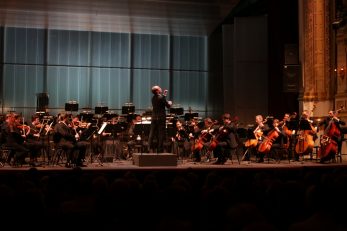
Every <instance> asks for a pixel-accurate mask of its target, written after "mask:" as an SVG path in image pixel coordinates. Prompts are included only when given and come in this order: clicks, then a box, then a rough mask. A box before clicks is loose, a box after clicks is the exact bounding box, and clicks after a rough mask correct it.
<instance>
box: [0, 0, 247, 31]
mask: <svg viewBox="0 0 347 231" xmlns="http://www.w3.org/2000/svg"><path fill="white" fill-rule="evenodd" d="M239 1H240V0H0V25H1V26H7V27H28V28H29V27H33V28H49V29H66V30H86V31H105V32H124V33H150V34H175V35H208V34H210V33H211V32H212V31H213V30H214V29H215V28H216V27H217V26H218V25H219V24H220V23H221V22H222V21H223V20H224V19H225V17H226V16H227V15H228V14H229V13H230V11H231V10H232V9H233V8H234V7H235V6H236V5H237V3H238V2H239Z"/></svg>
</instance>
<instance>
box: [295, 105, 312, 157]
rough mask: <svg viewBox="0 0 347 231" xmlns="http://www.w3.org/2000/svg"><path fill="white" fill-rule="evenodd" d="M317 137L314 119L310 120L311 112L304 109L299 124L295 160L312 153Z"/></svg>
mask: <svg viewBox="0 0 347 231" xmlns="http://www.w3.org/2000/svg"><path fill="white" fill-rule="evenodd" d="M315 139H317V131H316V129H315V128H314V126H313V121H312V120H310V112H309V111H308V110H304V111H303V112H302V113H301V118H300V120H299V124H298V132H297V141H296V145H295V154H294V160H296V161H298V160H299V158H300V156H303V155H306V154H312V151H313V147H314V140H315Z"/></svg>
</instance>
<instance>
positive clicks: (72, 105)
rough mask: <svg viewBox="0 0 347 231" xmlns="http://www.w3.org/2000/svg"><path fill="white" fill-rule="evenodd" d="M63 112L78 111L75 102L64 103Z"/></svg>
mask: <svg viewBox="0 0 347 231" xmlns="http://www.w3.org/2000/svg"><path fill="white" fill-rule="evenodd" d="M65 111H78V103H77V102H68V103H65Z"/></svg>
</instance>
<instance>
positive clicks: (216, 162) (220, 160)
mask: <svg viewBox="0 0 347 231" xmlns="http://www.w3.org/2000/svg"><path fill="white" fill-rule="evenodd" d="M225 162H226V161H225V160H223V159H219V158H218V159H217V160H216V161H215V162H214V163H213V164H216V165H223V164H224V163H225Z"/></svg>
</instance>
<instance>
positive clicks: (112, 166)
mask: <svg viewBox="0 0 347 231" xmlns="http://www.w3.org/2000/svg"><path fill="white" fill-rule="evenodd" d="M144 155H145V154H144ZM159 155H160V154H159ZM38 163H39V164H40V165H39V166H36V167H34V168H35V169H37V170H39V171H71V170H73V169H76V168H67V167H65V166H64V164H59V165H51V164H47V163H44V162H43V161H41V160H39V161H38ZM213 163H214V160H211V161H210V162H206V161H204V160H202V161H201V162H194V161H192V160H191V159H178V160H177V165H176V166H165V165H163V166H138V165H136V164H135V163H134V161H133V160H113V161H112V162H103V163H100V162H97V161H92V162H90V160H88V159H87V161H86V162H85V164H86V166H85V167H78V168H79V169H82V170H83V171H127V170H135V171H153V170H172V171H175V170H177V171H181V170H190V169H192V170H259V169H279V170H280V169H284V170H285V169H292V170H295V169H297V170H300V169H310V168H314V169H319V168H322V169H324V168H347V160H344V159H343V160H342V162H340V161H338V162H327V163H323V164H322V163H319V161H318V160H316V159H302V160H300V161H292V160H290V161H289V160H281V161H278V160H273V159H269V160H268V159H265V161H264V162H263V163H256V161H255V159H251V161H240V162H239V161H238V160H237V159H235V160H234V159H233V160H230V159H229V160H228V161H227V162H226V163H225V164H223V165H215V164H213ZM32 168H33V167H32V166H29V165H27V164H25V165H22V166H10V165H8V164H5V165H3V166H1V167H0V173H1V172H17V171H27V170H29V169H32Z"/></svg>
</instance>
